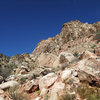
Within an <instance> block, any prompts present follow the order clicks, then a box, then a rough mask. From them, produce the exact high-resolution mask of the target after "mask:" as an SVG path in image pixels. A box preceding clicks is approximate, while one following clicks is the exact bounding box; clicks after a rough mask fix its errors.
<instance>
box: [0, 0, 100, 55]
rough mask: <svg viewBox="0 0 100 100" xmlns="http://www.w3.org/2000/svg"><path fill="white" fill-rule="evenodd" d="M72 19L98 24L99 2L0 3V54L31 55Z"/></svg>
mask: <svg viewBox="0 0 100 100" xmlns="http://www.w3.org/2000/svg"><path fill="white" fill-rule="evenodd" d="M71 20H80V21H81V22H88V23H94V22H97V21H100V0H0V53H3V54H5V55H7V56H13V55H15V54H22V53H26V52H27V53H31V52H32V51H33V50H34V48H35V47H36V45H37V44H38V42H39V41H41V40H42V39H47V38H48V37H53V36H55V35H56V34H58V33H60V31H61V28H62V24H63V23H65V22H69V21H71Z"/></svg>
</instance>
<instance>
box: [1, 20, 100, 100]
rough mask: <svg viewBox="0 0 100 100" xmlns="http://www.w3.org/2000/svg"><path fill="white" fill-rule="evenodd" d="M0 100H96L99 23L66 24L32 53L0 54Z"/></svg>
mask: <svg viewBox="0 0 100 100" xmlns="http://www.w3.org/2000/svg"><path fill="white" fill-rule="evenodd" d="M0 100H100V22H96V23H94V24H88V23H81V22H80V21H78V20H76V21H70V22H68V23H65V24H63V27H62V30H61V32H60V33H59V34H57V35H56V36H55V37H52V38H48V39H47V40H42V41H41V42H40V43H39V44H38V45H37V47H36V48H35V49H34V51H33V52H32V54H28V53H25V54H21V55H15V56H13V57H7V56H4V55H3V54H0Z"/></svg>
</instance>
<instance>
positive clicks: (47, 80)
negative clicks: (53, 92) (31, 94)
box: [39, 73, 58, 89]
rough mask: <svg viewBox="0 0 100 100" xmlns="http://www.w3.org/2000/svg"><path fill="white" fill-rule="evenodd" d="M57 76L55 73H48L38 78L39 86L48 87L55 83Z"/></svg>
mask: <svg viewBox="0 0 100 100" xmlns="http://www.w3.org/2000/svg"><path fill="white" fill-rule="evenodd" d="M57 78H58V76H57V75H56V74H55V73H49V74H47V75H45V76H44V77H42V78H40V80H39V88H40V89H43V88H48V87H50V86H51V85H53V84H54V83H55V81H56V80H57Z"/></svg>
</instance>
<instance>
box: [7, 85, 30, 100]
mask: <svg viewBox="0 0 100 100" xmlns="http://www.w3.org/2000/svg"><path fill="white" fill-rule="evenodd" d="M8 95H9V97H10V98H11V99H12V100H29V99H28V97H27V95H26V94H25V93H24V92H23V91H22V92H21V91H19V89H18V87H16V86H15V87H12V88H10V89H9V90H8Z"/></svg>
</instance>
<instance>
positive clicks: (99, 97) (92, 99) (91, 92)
mask: <svg viewBox="0 0 100 100" xmlns="http://www.w3.org/2000/svg"><path fill="white" fill-rule="evenodd" d="M77 93H78V94H79V95H80V97H81V98H82V99H86V100H100V89H99V88H96V87H93V88H90V87H89V86H88V85H87V84H85V85H82V86H80V87H78V89H77Z"/></svg>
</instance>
